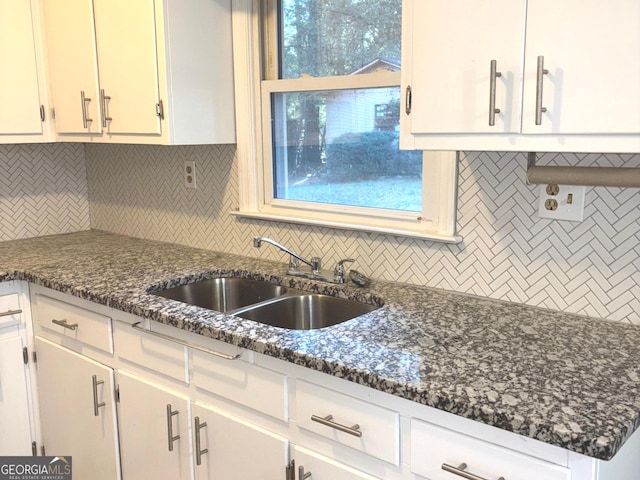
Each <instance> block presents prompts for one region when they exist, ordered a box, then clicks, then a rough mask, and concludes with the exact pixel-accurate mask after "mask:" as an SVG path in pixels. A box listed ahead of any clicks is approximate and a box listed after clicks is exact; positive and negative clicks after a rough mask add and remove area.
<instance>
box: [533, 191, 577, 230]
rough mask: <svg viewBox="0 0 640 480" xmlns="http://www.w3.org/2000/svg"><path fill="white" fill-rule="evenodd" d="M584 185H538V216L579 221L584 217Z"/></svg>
mask: <svg viewBox="0 0 640 480" xmlns="http://www.w3.org/2000/svg"><path fill="white" fill-rule="evenodd" d="M584 193H585V187H576V186H575V185H556V184H550V185H540V202H539V204H538V216H539V217H541V218H551V219H553V220H570V221H573V222H581V221H582V220H583V219H584Z"/></svg>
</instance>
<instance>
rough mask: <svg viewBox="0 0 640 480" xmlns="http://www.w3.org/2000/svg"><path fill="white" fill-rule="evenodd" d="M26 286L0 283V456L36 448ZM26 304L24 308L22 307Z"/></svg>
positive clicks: (19, 453)
mask: <svg viewBox="0 0 640 480" xmlns="http://www.w3.org/2000/svg"><path fill="white" fill-rule="evenodd" d="M23 287H24V290H25V292H26V283H24V284H23V283H21V282H7V283H0V455H17V456H25V455H31V454H32V452H33V449H34V448H35V443H34V442H35V440H36V434H35V421H34V420H35V418H34V415H33V413H32V412H33V406H32V405H33V403H32V383H35V382H32V380H31V374H32V371H31V365H32V364H31V360H30V354H29V352H30V347H31V345H30V343H29V342H30V338H31V335H30V332H31V329H30V326H29V323H30V322H29V315H28V313H27V312H25V311H24V310H26V308H27V307H28V303H29V302H28V296H26V295H25V294H22V293H21V289H22V288H23ZM23 303H26V305H23Z"/></svg>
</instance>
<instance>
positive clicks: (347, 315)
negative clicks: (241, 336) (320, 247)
mask: <svg viewBox="0 0 640 480" xmlns="http://www.w3.org/2000/svg"><path fill="white" fill-rule="evenodd" d="M376 308H377V307H375V306H374V305H369V304H367V303H360V302H353V301H351V300H343V299H341V298H336V297H330V296H328V295H319V294H302V295H295V296H294V295H292V296H286V297H283V298H280V299H278V300H274V301H272V302H268V303H264V304H262V305H256V306H254V307H251V308H248V309H247V310H243V311H240V312H236V313H234V315H237V316H238V317H241V318H246V319H247V320H253V321H255V322H260V323H264V324H267V325H271V326H274V327H282V328H289V329H294V330H310V329H314V328H322V327H328V326H330V325H336V324H338V323H342V322H344V321H347V320H350V319H352V318H355V317H357V316H360V315H364V314H365V313H369V312H371V311H373V310H375V309H376Z"/></svg>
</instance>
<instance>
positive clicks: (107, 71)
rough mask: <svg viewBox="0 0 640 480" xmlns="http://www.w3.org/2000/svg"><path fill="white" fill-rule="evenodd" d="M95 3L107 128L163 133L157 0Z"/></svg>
mask: <svg viewBox="0 0 640 480" xmlns="http://www.w3.org/2000/svg"><path fill="white" fill-rule="evenodd" d="M94 9H95V22H96V41H97V50H98V63H99V65H100V87H101V89H102V92H101V102H102V112H103V117H102V118H101V121H102V122H103V128H105V129H106V131H107V132H108V133H114V134H119V133H125V134H160V118H159V117H158V115H157V113H156V112H157V110H156V105H157V104H158V102H159V101H160V100H159V89H158V61H157V47H156V19H155V13H154V12H155V10H154V1H153V0H142V1H135V2H132V1H131V0H94ZM212 88H213V87H212Z"/></svg>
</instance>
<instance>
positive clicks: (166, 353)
mask: <svg viewBox="0 0 640 480" xmlns="http://www.w3.org/2000/svg"><path fill="white" fill-rule="evenodd" d="M113 329H114V332H113V335H114V338H113V342H114V345H115V350H116V352H117V353H118V356H119V357H120V358H121V359H123V360H125V361H127V362H131V363H134V364H136V365H139V366H141V367H144V368H147V369H151V370H154V371H155V372H158V373H161V374H162V375H165V376H167V377H170V378H174V379H176V380H179V381H181V382H184V383H189V375H188V372H187V354H186V348H185V347H184V346H182V345H180V344H178V343H175V342H172V341H170V340H164V339H161V338H158V337H154V336H151V335H150V334H148V333H145V332H140V331H138V330H134V329H133V328H132V327H131V325H129V324H127V323H122V322H114V325H113Z"/></svg>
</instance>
